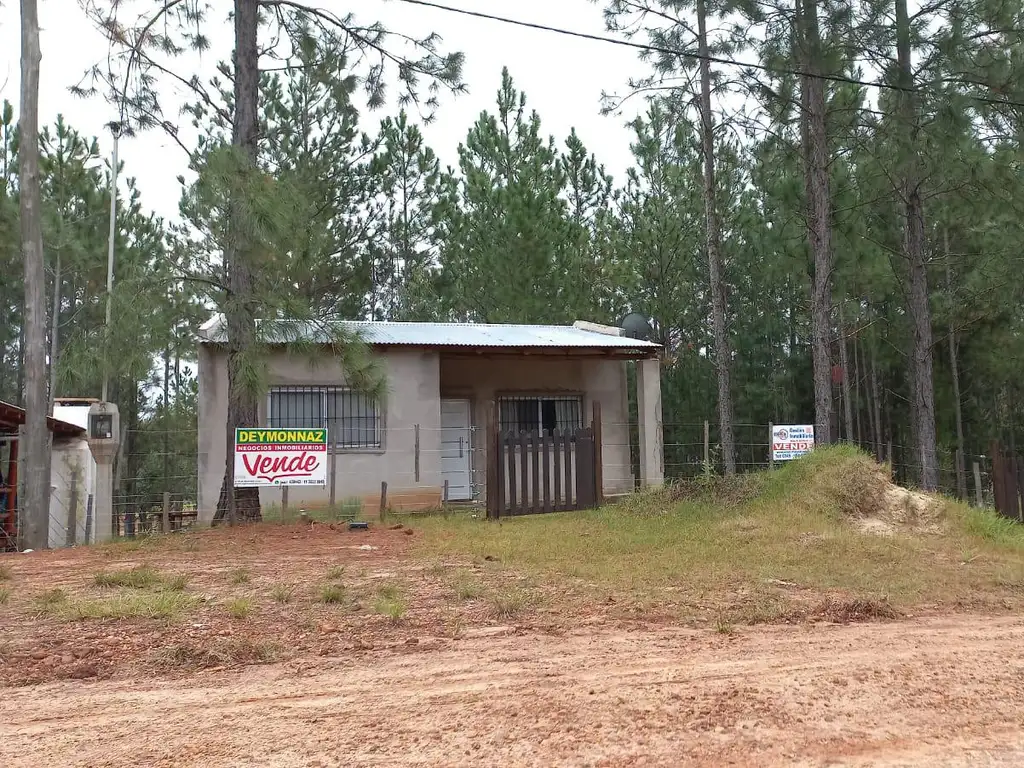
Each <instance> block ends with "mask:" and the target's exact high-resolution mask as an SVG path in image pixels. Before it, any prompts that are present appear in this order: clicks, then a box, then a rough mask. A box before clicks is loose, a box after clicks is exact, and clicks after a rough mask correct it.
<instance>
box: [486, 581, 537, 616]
mask: <svg viewBox="0 0 1024 768" xmlns="http://www.w3.org/2000/svg"><path fill="white" fill-rule="evenodd" d="M488 600H489V602H490V607H491V615H492V616H493V617H494V618H496V619H501V620H503V621H509V620H511V619H516V618H519V617H520V616H521V615H523V613H525V612H526V610H527V609H528V608H529V607H530V606H531V605H532V604H533V596H532V595H531V594H530V593H529V592H527V591H526V590H523V589H518V588H515V589H504V590H499V591H497V592H494V593H493V594H491V595H490V597H489V598H488Z"/></svg>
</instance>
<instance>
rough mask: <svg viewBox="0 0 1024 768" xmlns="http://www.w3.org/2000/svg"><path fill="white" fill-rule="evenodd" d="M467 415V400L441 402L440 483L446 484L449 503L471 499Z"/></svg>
mask: <svg viewBox="0 0 1024 768" xmlns="http://www.w3.org/2000/svg"><path fill="white" fill-rule="evenodd" d="M469 414H470V405H469V400H442V401H441V482H444V481H445V480H447V481H448V500H449V501H466V500H468V499H472V498H473V485H472V473H471V468H472V464H471V463H470V460H469V457H470V440H469V438H470V418H469Z"/></svg>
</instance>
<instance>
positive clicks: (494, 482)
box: [487, 403, 604, 519]
mask: <svg viewBox="0 0 1024 768" xmlns="http://www.w3.org/2000/svg"><path fill="white" fill-rule="evenodd" d="M489 426H490V428H491V432H490V435H489V438H490V444H491V456H490V457H489V461H488V468H487V516H488V517H489V518H492V519H497V518H500V517H508V516H513V515H535V514H542V513H545V512H563V511H566V510H570V509H592V508H594V507H598V506H600V505H601V503H602V502H603V500H604V499H603V493H602V487H603V478H602V472H601V405H600V403H594V419H593V422H592V423H591V424H590V425H589V426H585V427H580V428H578V429H572V430H561V429H555V430H553V431H550V432H546V431H540V430H533V431H532V432H512V431H501V430H499V429H498V420H497V418H496V414H495V415H494V416H493V417H492V418H491V419H490V425H489Z"/></svg>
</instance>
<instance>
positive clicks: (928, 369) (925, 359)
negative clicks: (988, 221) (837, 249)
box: [896, 0, 939, 491]
mask: <svg viewBox="0 0 1024 768" xmlns="http://www.w3.org/2000/svg"><path fill="white" fill-rule="evenodd" d="M896 59H897V64H898V66H899V77H900V85H901V86H902V87H903V89H904V90H903V91H902V92H901V93H900V94H899V99H900V102H901V106H902V113H903V119H904V122H905V124H904V125H903V126H902V127H901V129H900V133H901V135H903V136H905V137H906V138H905V139H904V146H903V152H902V155H903V156H902V158H901V159H902V165H903V168H902V171H903V179H902V187H903V201H904V205H905V213H906V225H905V226H906V229H905V231H904V238H903V240H904V248H905V255H906V259H907V263H908V267H909V277H910V280H909V282H910V290H909V291H908V298H909V305H908V307H907V309H908V312H909V315H910V322H911V336H912V342H911V353H910V373H911V376H910V379H911V383H912V388H911V393H910V394H911V398H910V413H911V423H912V425H913V426H914V463H915V464H917V463H919V472H918V482H919V483H920V485H921V488H922V489H924V490H926V491H934V490H937V489H938V487H939V467H938V455H937V448H936V434H935V386H934V381H933V376H932V317H931V308H930V307H929V305H928V268H927V262H926V261H925V242H924V238H925V234H924V205H923V202H922V200H921V173H920V169H919V160H918V153H917V149H918V148H917V146H916V145H917V136H918V132H919V124H918V114H917V103H916V97H915V94H914V92H913V89H914V74H913V69H912V63H911V50H910V18H909V16H908V14H907V0H896Z"/></svg>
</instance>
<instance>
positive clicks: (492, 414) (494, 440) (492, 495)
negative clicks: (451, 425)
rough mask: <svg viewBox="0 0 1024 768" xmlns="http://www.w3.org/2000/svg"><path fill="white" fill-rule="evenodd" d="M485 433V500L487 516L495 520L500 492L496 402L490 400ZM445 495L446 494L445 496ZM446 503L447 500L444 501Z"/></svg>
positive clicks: (497, 514) (497, 513)
mask: <svg viewBox="0 0 1024 768" xmlns="http://www.w3.org/2000/svg"><path fill="white" fill-rule="evenodd" d="M486 430H487V432H486V433H485V434H484V445H486V446H487V455H486V459H487V465H486V466H487V469H486V471H485V472H484V483H485V488H484V492H485V498H486V499H487V516H488V517H493V518H495V519H497V518H498V516H499V514H500V513H499V511H498V499H499V498H500V494H501V493H503V491H502V490H499V488H498V460H499V456H500V455H501V453H500V451H499V450H498V441H499V440H500V436H499V435H498V401H497V400H492V401H491V402H490V403H489V404H488V408H487V426H486ZM445 495H447V494H445ZM446 501H447V499H446Z"/></svg>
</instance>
